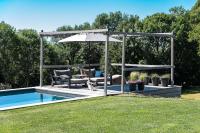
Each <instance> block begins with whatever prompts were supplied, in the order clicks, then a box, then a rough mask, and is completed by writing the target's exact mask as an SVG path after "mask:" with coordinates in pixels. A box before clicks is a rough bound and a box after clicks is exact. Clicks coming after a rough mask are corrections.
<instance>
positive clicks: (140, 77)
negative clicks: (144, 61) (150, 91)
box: [139, 73, 148, 81]
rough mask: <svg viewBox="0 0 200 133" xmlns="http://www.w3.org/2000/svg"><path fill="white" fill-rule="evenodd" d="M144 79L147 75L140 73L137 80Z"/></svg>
mask: <svg viewBox="0 0 200 133" xmlns="http://www.w3.org/2000/svg"><path fill="white" fill-rule="evenodd" d="M146 77H148V74H147V73H140V76H139V79H140V80H141V81H144V80H145V78H146Z"/></svg>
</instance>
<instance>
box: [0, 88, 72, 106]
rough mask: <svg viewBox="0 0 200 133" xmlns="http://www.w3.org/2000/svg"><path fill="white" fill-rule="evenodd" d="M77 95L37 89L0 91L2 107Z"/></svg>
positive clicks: (0, 104)
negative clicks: (57, 94)
mask: <svg viewBox="0 0 200 133" xmlns="http://www.w3.org/2000/svg"><path fill="white" fill-rule="evenodd" d="M73 97H75V96H73V95H72V96H70V95H69V96H65V97H62V96H55V95H50V94H45V93H40V92H37V91H36V90H35V89H28V90H20V91H19V90H17V91H9V92H0V108H3V107H12V106H19V105H27V104H35V103H43V102H49V101H57V100H63V99H69V98H73Z"/></svg>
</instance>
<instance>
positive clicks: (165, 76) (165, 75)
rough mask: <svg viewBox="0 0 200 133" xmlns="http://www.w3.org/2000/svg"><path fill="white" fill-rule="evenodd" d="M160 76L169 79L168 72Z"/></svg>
mask: <svg viewBox="0 0 200 133" xmlns="http://www.w3.org/2000/svg"><path fill="white" fill-rule="evenodd" d="M160 78H163V79H170V74H164V75H162V76H161V77H160Z"/></svg>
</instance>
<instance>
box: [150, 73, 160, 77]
mask: <svg viewBox="0 0 200 133" xmlns="http://www.w3.org/2000/svg"><path fill="white" fill-rule="evenodd" d="M151 78H159V75H158V74H157V73H154V74H151Z"/></svg>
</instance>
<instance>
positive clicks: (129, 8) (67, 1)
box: [0, 0, 196, 31]
mask: <svg viewBox="0 0 200 133" xmlns="http://www.w3.org/2000/svg"><path fill="white" fill-rule="evenodd" d="M195 2H196V0H0V21H5V22H6V23H8V24H10V25H12V26H14V27H15V28H16V29H24V28H31V29H36V30H37V31H40V30H44V31H55V30H56V29H57V28H58V27H60V26H63V25H71V26H74V25H75V24H82V23H84V22H89V23H92V22H93V21H94V19H95V17H96V16H97V15H98V14H100V13H109V12H115V11H121V12H122V13H127V14H134V15H138V16H140V18H141V19H143V18H145V17H146V16H148V15H152V14H154V13H157V12H164V13H168V10H169V9H170V8H171V7H175V6H183V7H184V8H185V9H191V8H192V6H193V5H194V4H195Z"/></svg>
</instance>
